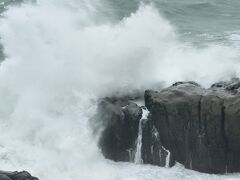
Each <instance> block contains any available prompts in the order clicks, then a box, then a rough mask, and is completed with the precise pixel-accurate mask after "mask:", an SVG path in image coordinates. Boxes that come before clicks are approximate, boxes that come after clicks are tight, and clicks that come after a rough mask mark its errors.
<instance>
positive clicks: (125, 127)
mask: <svg viewBox="0 0 240 180" xmlns="http://www.w3.org/2000/svg"><path fill="white" fill-rule="evenodd" d="M141 115H142V110H141V108H140V107H138V106H137V104H135V103H132V102H129V101H127V100H125V99H120V98H119V99H117V100H116V99H115V98H105V99H102V100H101V102H100V103H99V106H98V111H97V115H96V116H95V117H96V119H97V121H98V122H101V125H102V127H104V129H103V131H102V136H101V138H100V141H99V145H100V148H101V149H102V152H103V155H104V156H105V157H106V158H109V159H112V160H114V161H130V160H132V159H131V158H133V157H131V154H132V151H133V149H134V147H135V142H136V138H137V135H138V124H139V120H140V118H141Z"/></svg>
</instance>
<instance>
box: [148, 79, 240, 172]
mask: <svg viewBox="0 0 240 180" xmlns="http://www.w3.org/2000/svg"><path fill="white" fill-rule="evenodd" d="M239 88H240V81H239V79H233V80H231V81H228V82H219V83H216V84H213V85H212V86H211V88H209V89H204V88H202V87H201V86H200V85H198V84H196V83H194V82H178V83H175V84H174V85H173V86H171V87H169V88H166V89H164V90H162V91H160V92H156V91H151V90H147V91H146V92H145V103H146V107H147V108H148V109H149V111H150V112H151V114H152V120H153V122H154V125H155V127H156V129H157V131H158V133H159V136H160V142H161V143H162V145H163V146H164V147H166V148H167V149H169V150H170V152H171V153H172V158H174V160H175V161H177V162H180V163H182V164H183V165H184V166H185V167H186V168H189V169H193V170H197V171H200V172H207V173H225V172H239V171H240V156H239V155H238V154H239V153H240V121H239V119H240V95H239Z"/></svg>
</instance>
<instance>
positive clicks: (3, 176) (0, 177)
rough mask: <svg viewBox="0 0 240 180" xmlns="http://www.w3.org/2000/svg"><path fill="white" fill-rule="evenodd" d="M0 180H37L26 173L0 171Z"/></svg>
mask: <svg viewBox="0 0 240 180" xmlns="http://www.w3.org/2000/svg"><path fill="white" fill-rule="evenodd" d="M0 180H38V178H36V177H33V176H31V174H29V173H28V172H27V171H22V172H17V171H14V172H8V171H0Z"/></svg>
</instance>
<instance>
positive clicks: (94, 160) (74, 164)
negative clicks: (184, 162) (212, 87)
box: [0, 0, 239, 180]
mask: <svg viewBox="0 0 240 180" xmlns="http://www.w3.org/2000/svg"><path fill="white" fill-rule="evenodd" d="M95 3H96V4H98V3H100V4H102V3H101V1H91V2H90V1H86V0H85V1H81V0H79V1H76V0H68V1H66V0H39V1H37V4H33V3H32V4H23V5H22V6H20V7H9V10H8V11H6V12H5V13H4V15H3V16H4V18H2V19H1V21H0V36H1V43H2V44H3V47H4V54H5V55H6V59H5V60H4V62H3V63H1V68H0V97H1V98H0V99H1V101H0V132H1V136H0V158H1V161H0V165H1V168H2V169H5V170H23V169H26V170H29V171H30V172H32V173H33V174H34V175H36V176H38V177H39V178H40V179H42V180H52V179H58V180H63V179H68V180H76V179H80V180H116V179H117V180H119V179H120V180H122V179H124V180H126V179H131V180H132V179H134V180H136V179H137V180H148V179H169V180H170V179H171V180H175V179H176V178H181V177H183V176H184V175H186V176H185V177H186V179H197V178H198V177H199V176H200V175H199V174H198V173H192V174H191V176H189V171H184V170H183V169H182V168H181V167H176V168H175V169H174V170H170V171H166V170H165V169H164V170H163V169H161V168H156V167H152V166H151V167H149V166H144V167H141V168H140V167H136V166H134V165H129V164H124V165H122V164H115V163H113V162H109V161H106V160H105V159H104V158H103V157H102V155H101V153H100V152H99V150H98V147H97V144H96V141H95V140H94V139H93V137H92V136H91V133H90V132H91V127H90V126H89V119H90V118H91V117H92V115H93V114H94V113H95V106H96V101H97V99H98V98H99V97H103V96H108V95H109V94H110V95H112V94H114V93H116V92H120V93H122V94H124V93H125V94H127V93H128V92H129V91H130V92H131V91H133V90H135V89H141V90H143V89H146V88H149V87H151V86H153V85H154V84H159V83H160V82H164V84H165V85H169V84H171V83H173V82H175V81H179V80H189V79H190V80H192V79H194V80H196V81H198V82H200V83H201V84H203V85H204V86H208V85H209V84H210V83H212V82H214V81H217V80H219V79H221V78H228V77H229V76H231V75H237V76H238V75H239V74H238V73H239V71H238V70H239V63H236V61H235V60H236V59H235V58H236V54H238V53H237V52H236V50H235V49H232V48H230V47H225V46H220V45H214V44H213V45H210V46H209V47H207V48H205V49H197V48H195V47H192V46H185V45H184V44H183V43H182V42H179V41H178V37H177V34H176V33H175V30H174V27H173V26H172V25H171V24H170V22H169V21H168V20H166V19H165V18H163V17H162V16H161V15H160V14H159V13H158V10H157V9H156V8H154V7H153V6H145V5H142V6H141V7H140V8H139V10H138V11H137V12H136V13H133V14H131V16H129V17H125V18H124V19H123V20H121V21H119V22H115V23H111V21H108V17H101V16H100V15H99V13H96V12H98V11H96V10H95V6H97V5H96V4H95ZM103 11H104V9H103ZM99 19H100V20H99ZM102 19H104V20H102ZM98 20H99V21H98ZM196 67H198V68H196ZM139 152H140V151H139ZM142 172H144V175H142V174H143V173H142ZM202 177H203V179H206V178H207V177H208V176H207V175H202ZM214 177H215V179H219V177H218V176H214ZM214 177H213V178H214ZM211 178H212V177H211Z"/></svg>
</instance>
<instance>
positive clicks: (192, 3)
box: [105, 0, 240, 45]
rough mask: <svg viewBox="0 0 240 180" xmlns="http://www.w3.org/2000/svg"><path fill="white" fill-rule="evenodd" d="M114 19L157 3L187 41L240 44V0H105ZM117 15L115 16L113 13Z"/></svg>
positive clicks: (160, 10)
mask: <svg viewBox="0 0 240 180" xmlns="http://www.w3.org/2000/svg"><path fill="white" fill-rule="evenodd" d="M105 1H106V2H107V4H108V5H109V11H110V12H112V14H111V15H112V16H115V18H118V19H121V18H123V17H125V16H128V15H129V14H131V13H132V12H134V11H136V10H137V8H138V6H139V4H140V3H141V2H145V3H151V4H154V5H155V6H156V7H157V8H158V9H159V12H160V13H161V14H163V15H164V16H165V17H166V18H167V19H168V20H170V21H171V23H172V24H173V25H174V26H175V27H176V28H177V30H178V32H179V34H180V36H181V37H183V39H184V40H185V41H189V42H193V43H195V44H198V43H211V42H216V43H229V44H235V45H236V44H238V45H239V40H240V37H239V34H240V1H237V0H181V1H179V0H145V1H139V0H131V1H119V0H105ZM113 12H114V13H113Z"/></svg>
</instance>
